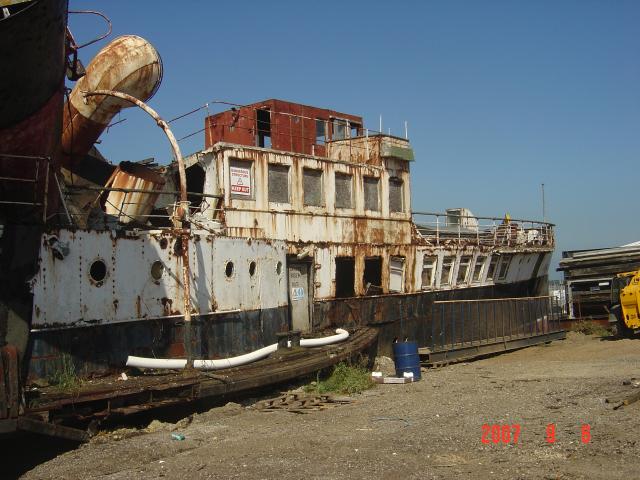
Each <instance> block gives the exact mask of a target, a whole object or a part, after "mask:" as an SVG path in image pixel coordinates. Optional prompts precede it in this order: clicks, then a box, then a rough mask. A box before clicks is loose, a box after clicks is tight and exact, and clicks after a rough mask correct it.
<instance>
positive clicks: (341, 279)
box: [335, 256, 356, 298]
mask: <svg viewBox="0 0 640 480" xmlns="http://www.w3.org/2000/svg"><path fill="white" fill-rule="evenodd" d="M335 266H336V270H335V275H336V276H335V286H336V293H335V297H336V298H350V297H355V296H356V292H355V288H356V287H355V284H356V258H355V257H350V256H339V257H336V259H335Z"/></svg>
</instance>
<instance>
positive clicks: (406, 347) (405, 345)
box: [393, 342, 420, 381]
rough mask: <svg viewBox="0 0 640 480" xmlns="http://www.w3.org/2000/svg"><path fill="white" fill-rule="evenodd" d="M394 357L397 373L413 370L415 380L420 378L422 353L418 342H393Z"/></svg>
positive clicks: (398, 374) (400, 375)
mask: <svg viewBox="0 0 640 480" xmlns="http://www.w3.org/2000/svg"><path fill="white" fill-rule="evenodd" d="M393 359H394V360H395V363H396V375H397V376H398V377H402V376H403V373H404V372H413V380H414V381H417V380H420V355H418V343H417V342H396V343H394V344H393Z"/></svg>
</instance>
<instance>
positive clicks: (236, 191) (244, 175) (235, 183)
mask: <svg viewBox="0 0 640 480" xmlns="http://www.w3.org/2000/svg"><path fill="white" fill-rule="evenodd" d="M229 191H230V193H231V198H237V199H240V200H253V199H254V198H255V192H254V186H253V162H252V161H247V160H230V161H229Z"/></svg>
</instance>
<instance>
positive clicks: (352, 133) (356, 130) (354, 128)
mask: <svg viewBox="0 0 640 480" xmlns="http://www.w3.org/2000/svg"><path fill="white" fill-rule="evenodd" d="M360 129H361V127H360V125H358V124H357V123H350V124H349V137H350V138H356V137H357V136H358V135H360Z"/></svg>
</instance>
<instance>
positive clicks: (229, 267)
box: [224, 262, 233, 278]
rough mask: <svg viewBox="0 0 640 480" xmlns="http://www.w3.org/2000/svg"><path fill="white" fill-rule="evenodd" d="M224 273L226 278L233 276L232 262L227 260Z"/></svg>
mask: <svg viewBox="0 0 640 480" xmlns="http://www.w3.org/2000/svg"><path fill="white" fill-rule="evenodd" d="M224 274H225V275H226V276H227V278H231V277H232V276H233V262H227V264H226V265H225V266H224Z"/></svg>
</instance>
